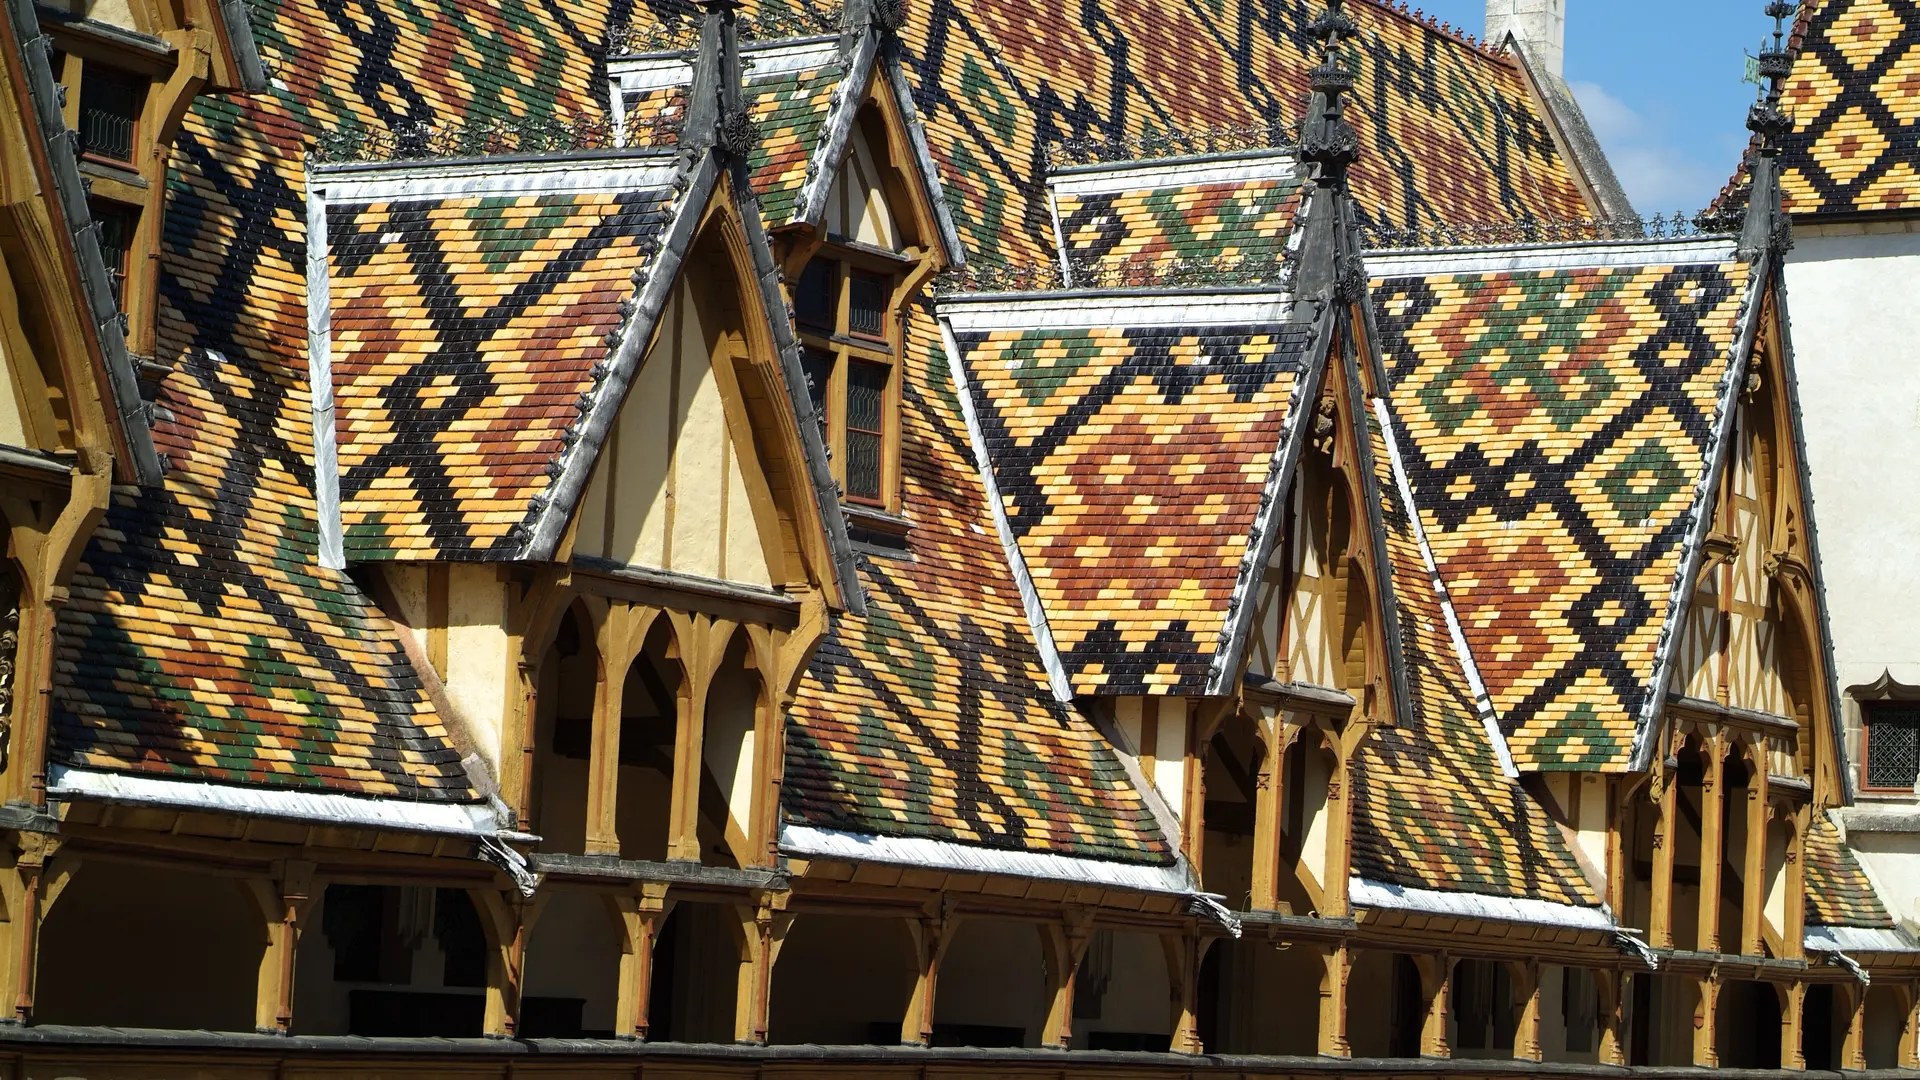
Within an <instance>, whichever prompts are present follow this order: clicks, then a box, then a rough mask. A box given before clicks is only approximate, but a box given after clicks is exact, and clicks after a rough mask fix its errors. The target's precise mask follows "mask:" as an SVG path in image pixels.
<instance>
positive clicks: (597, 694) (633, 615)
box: [586, 602, 655, 856]
mask: <svg viewBox="0 0 1920 1080" xmlns="http://www.w3.org/2000/svg"><path fill="white" fill-rule="evenodd" d="M654 617H655V613H654V612H652V611H650V610H648V609H645V608H636V607H634V606H633V605H631V604H625V603H619V602H615V603H612V604H608V605H607V606H606V614H605V617H604V618H602V619H601V620H600V625H599V627H598V628H597V632H596V635H595V636H596V638H597V641H596V642H595V645H596V647H597V648H598V651H599V653H600V678H599V680H598V681H597V682H596V683H595V685H594V691H593V734H592V742H591V744H590V746H591V749H590V750H589V751H588V761H587V843H586V854H588V855H614V856H618V855H619V854H620V827H619V819H618V811H619V807H620V721H621V714H622V713H623V712H624V711H625V704H626V692H627V671H628V669H630V668H631V667H632V666H633V662H634V659H635V658H636V657H638V656H639V655H640V650H641V648H642V646H643V645H644V644H645V642H646V633H647V630H648V629H650V628H651V627H652V625H653V619H654Z"/></svg>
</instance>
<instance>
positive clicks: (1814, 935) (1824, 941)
mask: <svg viewBox="0 0 1920 1080" xmlns="http://www.w3.org/2000/svg"><path fill="white" fill-rule="evenodd" d="M1806 947H1807V948H1809V949H1812V950H1814V951H1816V952H1904V953H1911V952H1920V944H1916V943H1915V942H1914V940H1913V939H1912V938H1910V937H1908V936H1907V935H1906V934H1903V933H1901V932H1900V931H1898V930H1888V929H1886V928H1884V927H1878V926H1809V927H1807V934H1806Z"/></svg>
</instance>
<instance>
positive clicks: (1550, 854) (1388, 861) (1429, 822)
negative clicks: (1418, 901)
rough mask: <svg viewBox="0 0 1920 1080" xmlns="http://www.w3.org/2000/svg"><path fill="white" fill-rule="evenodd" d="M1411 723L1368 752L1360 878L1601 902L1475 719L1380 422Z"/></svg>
mask: <svg viewBox="0 0 1920 1080" xmlns="http://www.w3.org/2000/svg"><path fill="white" fill-rule="evenodd" d="M1367 436H1368V438H1369V439H1370V440H1371V441H1372V447H1373V468H1374V475H1375V477H1376V479H1377V481H1378V484H1377V486H1378V490H1379V493H1380V509H1381V521H1382V524H1383V525H1384V527H1385V529H1386V540H1387V561H1388V564H1389V566H1390V568H1391V573H1392V575H1393V591H1394V598H1395V599H1396V601H1397V602H1398V604H1399V613H1400V639H1401V652H1402V655H1403V656H1404V658H1405V661H1406V666H1407V684H1408V690H1409V691H1410V694H1411V698H1412V700H1411V702H1410V704H1411V705H1412V709H1413V722H1412V723H1410V724H1406V725H1403V726H1398V727H1392V728H1386V729H1382V730H1380V731H1377V732H1375V733H1374V734H1373V735H1371V736H1370V737H1369V738H1368V739H1367V741H1366V743H1364V744H1363V745H1362V746H1361V749H1360V754H1359V756H1358V758H1357V759H1356V768H1355V772H1354V776H1355V784H1354V796H1355V800H1354V804H1353V872H1354V874H1355V875H1357V876H1359V877H1364V878H1368V879H1370V880H1373V881H1379V882H1385V883H1388V884H1394V885H1405V886H1410V887H1414V888H1425V889H1447V890H1457V891H1461V892H1470V893H1480V894H1486V895H1494V896H1513V897H1532V898H1535V899H1540V900H1550V901H1554V902H1557V903H1562V904H1582V905H1591V904H1596V903H1598V902H1599V901H1598V899H1597V898H1596V897H1595V896H1594V895H1593V892H1592V888H1591V886H1589V885H1588V884H1587V880H1586V877H1585V876H1584V875H1583V874H1582V873H1581V872H1580V868H1579V865H1578V864H1577V863H1576V862H1575V861H1574V859H1573V856H1572V854H1571V853H1570V852H1569V851H1568V850H1567V846H1566V842H1565V841H1564V840H1562V839H1561V837H1560V833H1559V830H1558V828H1557V827H1556V826H1555V825H1554V824H1553V822H1552V821H1551V820H1549V819H1548V818H1547V815H1546V812H1545V811H1544V810H1543V809H1541V807H1540V804H1539V803H1538V802H1535V801H1534V799H1533V798H1532V796H1530V795H1528V794H1527V793H1526V791H1525V790H1523V789H1522V788H1521V787H1520V785H1519V784H1518V783H1516V782H1514V781H1511V780H1508V779H1507V778H1506V777H1504V776H1502V775H1501V771H1500V762H1499V760H1498V759H1497V758H1496V756H1495V754H1494V751H1493V746H1492V744H1491V742H1490V741H1489V739H1488V736H1487V730H1486V728H1485V726H1483V725H1482V723H1481V721H1480V718H1479V715H1478V713H1477V712H1476V711H1475V709H1474V703H1473V695H1472V692H1471V690H1469V688H1468V685H1469V684H1468V682H1467V679H1466V675H1465V672H1464V671H1463V670H1462V669H1461V666H1460V660H1459V657H1458V655H1457V654H1456V653H1455V651H1454V647H1453V641H1452V638H1451V637H1450V636H1449V634H1448V631H1447V626H1446V622H1445V616H1444V615H1443V614H1442V613H1441V609H1440V600H1439V596H1438V594H1437V593H1436V591H1435V589H1434V585H1433V579H1432V577H1431V575H1429V574H1428V572H1427V566H1426V562H1425V559H1424V558H1423V557H1422V555H1421V553H1420V546H1419V541H1418V539H1417V537H1416V536H1415V534H1414V531H1413V524H1412V521H1411V519H1410V518H1409V517H1408V514H1407V507H1406V504H1405V501H1404V500H1403V499H1402V498H1401V495H1400V486H1399V480H1398V478H1397V477H1396V475H1395V470H1394V467H1393V462H1392V459H1391V457H1390V456H1389V454H1388V452H1387V442H1386V439H1385V438H1384V437H1383V434H1382V432H1381V430H1380V425H1379V423H1378V421H1377V420H1375V419H1374V418H1373V417H1371V416H1369V417H1368V418H1367Z"/></svg>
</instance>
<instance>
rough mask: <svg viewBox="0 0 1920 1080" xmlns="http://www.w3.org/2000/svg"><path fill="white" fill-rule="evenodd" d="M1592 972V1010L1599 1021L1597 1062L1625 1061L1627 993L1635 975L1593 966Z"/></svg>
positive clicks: (1620, 1063)
mask: <svg viewBox="0 0 1920 1080" xmlns="http://www.w3.org/2000/svg"><path fill="white" fill-rule="evenodd" d="M1591 974H1592V975H1593V989H1594V999H1595V1000H1594V1006H1595V1008H1594V1012H1595V1013H1596V1014H1597V1017H1596V1018H1597V1019H1598V1021H1599V1026H1600V1032H1599V1036H1600V1038H1599V1044H1598V1046H1597V1047H1596V1049H1597V1050H1598V1051H1599V1056H1600V1064H1602V1065H1625V1064H1626V1063H1627V1001H1628V997H1627V992H1628V989H1629V987H1630V986H1631V983H1630V982H1629V980H1630V979H1632V978H1634V977H1635V976H1633V975H1630V974H1628V973H1627V972H1624V971H1620V970H1617V969H1606V968H1596V969H1594V970H1593V971H1592V972H1591Z"/></svg>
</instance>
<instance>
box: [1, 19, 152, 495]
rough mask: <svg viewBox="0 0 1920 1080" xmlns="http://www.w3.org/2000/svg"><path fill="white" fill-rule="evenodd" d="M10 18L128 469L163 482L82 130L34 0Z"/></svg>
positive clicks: (30, 112) (29, 122)
mask: <svg viewBox="0 0 1920 1080" xmlns="http://www.w3.org/2000/svg"><path fill="white" fill-rule="evenodd" d="M6 6H7V18H8V20H9V21H10V22H11V24H12V30H13V34H12V37H13V44H14V49H15V52H16V55H17V57H18V58H19V61H20V71H21V75H22V76H23V77H24V79H25V81H26V90H27V96H28V98H29V99H31V100H30V101H28V102H22V103H21V104H22V106H23V108H22V110H21V111H22V113H23V114H24V115H23V116H22V117H21V119H22V122H23V123H24V124H25V125H26V126H27V127H28V128H29V129H31V130H37V131H38V133H39V143H40V145H39V146H38V147H36V148H32V149H33V150H34V153H33V155H32V156H33V157H35V158H37V159H40V160H44V161H45V162H46V166H47V172H48V173H49V174H51V175H50V177H49V178H50V179H51V180H52V186H53V190H52V191H50V192H48V193H47V196H48V199H47V201H48V202H49V203H50V204H52V206H51V207H50V208H51V209H54V210H56V214H55V217H54V220H55V222H56V223H61V224H64V225H65V227H66V231H67V234H68V240H69V242H70V243H71V244H72V247H71V248H70V249H69V250H71V252H72V253H73V257H74V262H75V264H76V265H75V267H74V269H75V272H76V274H77V276H78V278H79V281H78V284H79V286H80V292H81V293H82V294H83V296H84V302H85V317H86V319H87V321H88V322H89V323H90V324H91V327H92V333H91V335H90V336H91V337H92V339H93V344H94V345H95V347H96V348H98V350H99V359H100V362H101V366H102V367H103V368H104V369H105V370H104V372H103V374H104V375H105V376H106V383H107V390H108V392H109V395H110V396H111V398H112V400H113V411H114V414H115V419H116V420H117V421H118V428H119V435H120V438H119V440H118V441H119V442H120V444H121V446H122V447H123V448H124V449H125V451H126V454H127V459H128V460H127V461H126V463H125V465H126V468H127V470H128V473H129V474H130V475H131V476H132V477H133V478H134V480H135V481H136V482H138V483H139V484H141V485H144V486H148V487H151V486H155V485H158V484H159V483H160V482H161V480H162V478H163V475H162V474H163V466H162V462H161V458H160V453H159V451H158V450H157V449H156V448H155V446H154V443H153V430H152V426H151V417H152V412H153V410H152V406H150V405H148V404H147V402H146V401H145V400H144V399H143V398H142V397H141V396H140V380H139V375H138V373H137V372H136V371H135V370H134V367H133V358H132V356H130V355H129V354H128V353H127V340H126V330H125V329H124V327H125V318H126V316H125V315H123V314H122V313H121V312H120V310H119V304H118V303H117V302H116V301H115V300H114V299H113V288H112V285H111V283H110V281H109V279H108V277H107V264H106V260H105V257H104V256H103V255H102V254H101V251H100V241H99V229H98V228H96V227H95V225H94V222H93V214H92V211H91V210H89V209H88V206H87V186H86V183H85V181H84V180H82V179H81V176H80V166H79V164H78V162H79V152H78V140H79V138H80V133H79V132H77V131H73V130H71V129H69V128H68V127H67V126H66V121H65V119H64V118H63V116H62V114H61V109H60V91H59V89H58V88H57V87H56V86H55V84H54V80H53V71H52V68H51V67H49V66H48V62H47V50H46V49H44V48H42V47H41V43H42V42H43V41H44V40H45V37H44V35H43V34H42V33H41V32H40V18H39V16H38V14H36V13H35V10H34V6H33V0H6Z"/></svg>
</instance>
